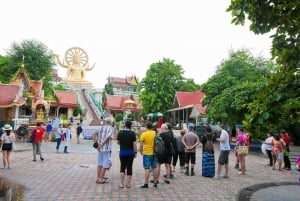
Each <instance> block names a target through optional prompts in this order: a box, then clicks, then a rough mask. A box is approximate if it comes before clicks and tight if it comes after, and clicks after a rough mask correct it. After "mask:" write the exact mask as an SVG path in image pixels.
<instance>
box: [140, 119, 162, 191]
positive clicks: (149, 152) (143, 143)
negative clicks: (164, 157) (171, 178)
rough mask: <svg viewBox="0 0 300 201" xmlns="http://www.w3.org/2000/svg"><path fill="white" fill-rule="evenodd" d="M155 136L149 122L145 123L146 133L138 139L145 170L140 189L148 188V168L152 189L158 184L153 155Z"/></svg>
mask: <svg viewBox="0 0 300 201" xmlns="http://www.w3.org/2000/svg"><path fill="white" fill-rule="evenodd" d="M155 136H156V133H155V131H154V130H153V125H152V123H151V122H147V123H146V131H144V132H143V133H142V134H141V137H140V153H141V155H142V156H143V166H144V169H145V177H144V184H143V185H142V186H140V187H141V188H148V183H149V177H150V168H151V169H152V173H153V182H154V184H153V187H157V184H158V172H157V156H156V155H155V154H154V138H155Z"/></svg>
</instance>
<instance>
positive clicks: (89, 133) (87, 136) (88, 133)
mask: <svg viewBox="0 0 300 201" xmlns="http://www.w3.org/2000/svg"><path fill="white" fill-rule="evenodd" d="M97 130H98V127H90V128H89V127H87V128H86V127H83V128H82V135H83V139H84V140H92V137H93V133H95V132H96V131H97Z"/></svg>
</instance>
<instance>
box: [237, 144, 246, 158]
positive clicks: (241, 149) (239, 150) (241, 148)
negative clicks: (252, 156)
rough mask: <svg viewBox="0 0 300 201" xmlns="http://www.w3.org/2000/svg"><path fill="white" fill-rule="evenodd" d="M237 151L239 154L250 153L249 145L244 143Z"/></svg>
mask: <svg viewBox="0 0 300 201" xmlns="http://www.w3.org/2000/svg"><path fill="white" fill-rule="evenodd" d="M237 153H238V155H244V156H246V155H247V154H248V147H247V146H244V145H241V146H239V148H238V150H237Z"/></svg>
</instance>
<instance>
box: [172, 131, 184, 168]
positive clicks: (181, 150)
mask: <svg viewBox="0 0 300 201" xmlns="http://www.w3.org/2000/svg"><path fill="white" fill-rule="evenodd" d="M184 134H185V130H181V131H180V135H178V136H176V137H175V138H176V143H177V145H176V147H177V152H176V154H175V156H173V172H175V168H176V164H177V161H178V158H179V165H180V172H181V173H182V172H183V171H184V165H185V158H184V145H183V143H182V137H183V136H184Z"/></svg>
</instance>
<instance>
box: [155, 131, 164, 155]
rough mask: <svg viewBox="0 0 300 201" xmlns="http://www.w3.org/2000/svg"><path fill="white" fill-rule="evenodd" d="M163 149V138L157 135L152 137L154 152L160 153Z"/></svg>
mask: <svg viewBox="0 0 300 201" xmlns="http://www.w3.org/2000/svg"><path fill="white" fill-rule="evenodd" d="M164 151H165V143H164V140H163V139H162V137H160V136H159V135H156V136H155V137H154V153H155V154H158V155H160V154H163V153H164Z"/></svg>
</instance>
